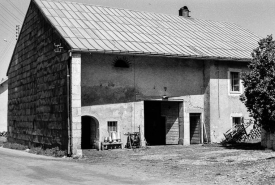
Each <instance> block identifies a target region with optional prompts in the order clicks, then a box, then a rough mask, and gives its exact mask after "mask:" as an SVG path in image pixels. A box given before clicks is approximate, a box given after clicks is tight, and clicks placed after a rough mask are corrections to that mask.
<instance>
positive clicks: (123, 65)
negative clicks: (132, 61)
mask: <svg viewBox="0 0 275 185" xmlns="http://www.w3.org/2000/svg"><path fill="white" fill-rule="evenodd" d="M114 66H115V67H120V68H129V67H130V65H129V63H128V62H127V61H125V60H117V61H115V64H114Z"/></svg>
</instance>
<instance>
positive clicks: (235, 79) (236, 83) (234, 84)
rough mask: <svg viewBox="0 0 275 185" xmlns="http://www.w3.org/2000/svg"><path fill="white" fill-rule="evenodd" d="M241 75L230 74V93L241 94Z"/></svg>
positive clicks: (237, 73) (236, 73)
mask: <svg viewBox="0 0 275 185" xmlns="http://www.w3.org/2000/svg"><path fill="white" fill-rule="evenodd" d="M240 85H241V83H240V73H239V72H230V91H231V92H240V91H241V90H240Z"/></svg>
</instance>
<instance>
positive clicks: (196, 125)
mask: <svg viewBox="0 0 275 185" xmlns="http://www.w3.org/2000/svg"><path fill="white" fill-rule="evenodd" d="M200 143H201V113H190V144H200Z"/></svg>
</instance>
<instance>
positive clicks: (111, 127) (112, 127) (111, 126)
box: [108, 121, 117, 132]
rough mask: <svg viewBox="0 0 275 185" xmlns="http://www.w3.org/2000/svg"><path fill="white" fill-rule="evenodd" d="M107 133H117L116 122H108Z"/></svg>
mask: <svg viewBox="0 0 275 185" xmlns="http://www.w3.org/2000/svg"><path fill="white" fill-rule="evenodd" d="M108 132H117V121H108Z"/></svg>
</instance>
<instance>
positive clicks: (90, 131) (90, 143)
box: [81, 116, 99, 149]
mask: <svg viewBox="0 0 275 185" xmlns="http://www.w3.org/2000/svg"><path fill="white" fill-rule="evenodd" d="M81 121H82V127H81V133H82V137H81V148H82V149H93V148H97V142H98V139H99V130H98V126H99V125H98V121H97V120H96V119H95V118H93V117H91V116H82V119H81Z"/></svg>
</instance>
